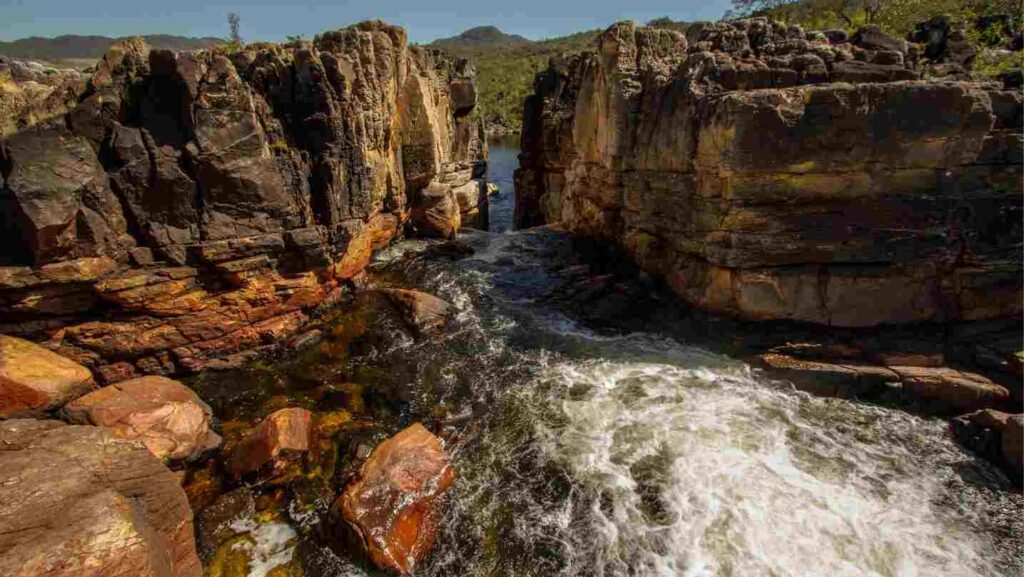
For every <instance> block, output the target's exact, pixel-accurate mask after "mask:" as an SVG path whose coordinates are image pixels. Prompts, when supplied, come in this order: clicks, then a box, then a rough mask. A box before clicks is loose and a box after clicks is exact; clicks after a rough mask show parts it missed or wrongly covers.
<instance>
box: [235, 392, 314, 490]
mask: <svg viewBox="0 0 1024 577" xmlns="http://www.w3.org/2000/svg"><path fill="white" fill-rule="evenodd" d="M312 432H313V414H312V413H310V412H309V411H307V410H306V409H281V410H279V411H275V412H274V413H272V414H271V415H270V416H268V417H267V418H265V419H263V421H261V422H260V424H259V425H257V426H256V428H255V429H253V430H252V431H250V432H249V434H248V435H247V436H246V437H245V439H244V440H242V442H241V443H239V444H238V445H237V446H236V447H234V449H232V451H231V456H230V457H229V459H228V462H227V466H228V470H230V471H231V473H232V474H233V475H235V476H236V477H240V476H242V475H244V474H246V473H252V472H256V471H259V470H260V469H262V468H264V467H269V468H271V469H274V470H277V469H280V468H281V467H282V466H284V465H285V464H286V463H287V462H288V461H289V460H290V459H294V458H297V457H301V456H302V455H303V454H304V453H306V452H307V451H309V447H310V435H311V434H312Z"/></svg>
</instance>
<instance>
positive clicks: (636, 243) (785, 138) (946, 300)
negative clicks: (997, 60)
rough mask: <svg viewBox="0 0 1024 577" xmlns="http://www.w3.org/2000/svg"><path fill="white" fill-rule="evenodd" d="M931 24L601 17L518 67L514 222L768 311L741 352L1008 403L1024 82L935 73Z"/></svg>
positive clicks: (830, 378) (707, 301) (1014, 343)
mask: <svg viewBox="0 0 1024 577" xmlns="http://www.w3.org/2000/svg"><path fill="white" fill-rule="evenodd" d="M936 25H937V24H936ZM928 26H929V25H927V24H922V27H923V28H922V30H925V31H924V32H922V33H921V34H920V35H919V36H920V39H917V40H915V38H916V37H915V36H912V37H911V40H915V42H909V41H905V40H901V39H896V38H892V37H889V36H886V35H885V34H883V33H881V32H880V31H879V30H878V29H877V28H870V27H869V28H864V29H862V30H860V31H858V32H857V33H855V34H853V35H852V36H849V37H848V35H846V34H845V33H843V34H840V33H837V32H826V33H819V32H806V31H804V30H803V29H801V28H800V27H796V26H786V25H784V24H782V23H779V22H772V21H769V20H766V19H764V18H752V19H749V20H739V21H731V22H719V23H713V24H706V25H696V26H694V27H691V28H690V29H688V31H687V33H686V34H685V35H683V34H680V33H677V32H674V31H670V30H659V29H650V28H644V27H637V26H635V25H633V24H631V23H622V24H616V25H614V26H612V27H611V28H609V29H608V30H607V31H606V32H605V33H604V34H602V35H601V36H600V37H599V39H598V42H597V46H596V47H595V50H594V51H593V52H589V53H583V54H577V55H570V56H566V57H564V58H562V59H554V60H552V62H551V65H550V67H549V68H548V70H547V71H545V72H542V73H540V74H539V75H538V76H537V79H536V82H535V94H534V95H532V96H530V97H529V98H528V99H527V102H526V105H525V120H524V129H523V137H522V154H521V156H520V168H519V170H518V171H517V173H516V220H517V225H518V226H520V227H529V226H534V225H538V224H543V223H560V226H562V227H564V228H565V229H567V230H568V231H570V232H571V233H573V235H574V236H576V237H577V238H581V239H586V240H588V241H597V242H598V243H606V244H612V245H614V246H616V247H617V248H618V250H620V251H622V253H624V254H625V256H626V257H627V258H628V259H630V260H631V261H632V262H634V263H635V264H636V265H637V266H638V267H639V268H640V269H641V270H642V271H644V272H645V273H648V274H650V275H652V276H653V277H655V278H657V279H660V280H662V281H664V283H665V284H666V285H667V286H668V287H670V288H671V290H672V291H673V292H674V293H676V294H677V295H678V296H679V297H681V299H682V300H683V301H685V302H686V303H688V304H690V305H693V306H694V307H696V308H698V309H701V310H704V311H708V312H710V313H712V314H714V315H721V316H727V317H731V318H734V319H737V320H740V321H757V322H765V321H771V322H773V323H774V324H775V325H776V326H780V327H781V328H776V329H771V328H769V329H765V331H767V332H773V333H774V336H773V335H767V336H765V337H764V338H763V339H762V340H764V341H765V344H764V347H763V348H766V349H768V350H769V354H760V355H757V357H758V358H757V360H758V363H759V364H761V365H762V366H765V367H768V368H770V369H772V370H773V371H774V372H775V374H779V375H782V376H785V377H787V378H793V380H794V381H796V382H807V383H810V385H809V386H810V387H811V388H813V389H816V390H819V391H823V390H824V389H829V391H828V392H829V393H830V394H840V395H841V396H857V395H861V394H863V393H865V392H868V391H871V392H873V393H876V394H877V393H878V392H879V391H886V390H889V389H891V390H894V391H897V394H895V395H888V396H890V397H893V396H895V397H897V398H901V399H903V400H908V401H911V402H912V403H916V404H917V405H918V406H919V407H922V408H927V410H931V411H938V412H946V413H950V412H953V413H955V412H969V411H974V410H978V409H981V408H997V409H1005V410H1011V411H1015V412H1016V411H1019V410H1020V407H1021V402H1022V398H1024V394H1022V393H1024V390H1022V387H1021V384H1020V375H1021V355H1020V351H1021V350H1022V348H1024V347H1022V345H1021V338H1020V335H1021V316H1022V301H1024V293H1022V282H1021V270H1022V268H1021V267H1022V263H1021V257H1020V247H1021V246H1022V230H1024V229H1022V227H1021V224H1020V223H1021V218H1022V216H1021V215H1022V197H1021V190H1022V177H1021V175H1022V154H1024V152H1022V151H1024V149H1022V140H1024V136H1022V134H1021V126H1022V119H1024V114H1022V96H1021V93H1020V91H1018V90H1012V89H1007V88H1004V87H1003V86H1002V85H1000V84H998V83H994V82H973V81H967V80H956V81H954V80H951V78H960V79H966V78H968V77H969V75H967V74H966V70H967V68H969V66H968V65H969V60H970V59H969V58H968V57H967V56H963V55H961V56H962V57H961V56H957V54H959V52H957V50H960V48H962V46H959V45H958V44H957V42H958V40H956V38H958V36H957V33H956V32H955V31H953V32H951V33H950V36H949V37H948V39H946V37H945V36H943V38H944V39H946V40H943V39H938V40H936V42H938V41H939V40H942V42H943V45H942V47H941V48H939V47H934V46H925V45H923V44H919V43H918V42H930V40H928V38H931V37H932V36H934V35H930V34H929V33H927V29H928ZM956 58H960V60H961V62H960V64H958V65H957V66H961V68H960V69H959V70H960V72H957V73H956V74H953V71H951V70H946V73H944V74H943V75H944V76H947V77H948V78H944V79H936V78H934V77H933V76H934V75H936V74H937V73H936V71H935V70H934V66H935V65H938V64H941V63H943V62H945V63H947V64H948V63H950V62H952V60H954V59H956ZM783 325H784V326H783ZM794 326H796V327H797V332H799V333H800V335H801V336H799V337H794V336H792V335H793V333H792V332H791V330H790V329H793V328H794ZM801 327H802V328H801ZM903 327H908V328H903ZM750 330H751V331H752V333H756V332H757V331H758V329H756V328H753V327H752V328H751V329H750ZM765 331H761V332H765ZM802 339H805V340H802ZM883 340H886V341H888V343H889V346H888V348H886V346H880V345H881V343H882V341H883ZM822 343H825V346H821V345H822ZM802 344H807V345H809V346H808V347H807V348H806V349H804V350H803V351H800V352H799V354H795V355H794V354H792V353H793V351H792V350H791V349H793V348H794V347H799V346H802ZM832 345H838V348H845V349H846V352H844V353H842V354H839V355H831V354H829V353H828V351H826V350H825V349H826V348H828V347H829V346H832ZM787 349H789V350H787ZM761 353H764V351H763V350H762V351H761ZM815 353H818V354H815ZM949 364H955V365H956V367H955V368H948V367H947V365H949ZM978 373H982V374H978ZM994 381H995V382H994Z"/></svg>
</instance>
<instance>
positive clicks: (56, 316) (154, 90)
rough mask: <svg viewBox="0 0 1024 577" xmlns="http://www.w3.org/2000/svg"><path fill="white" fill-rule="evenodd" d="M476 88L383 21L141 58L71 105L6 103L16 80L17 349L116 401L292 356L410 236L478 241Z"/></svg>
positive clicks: (6, 282)
mask: <svg viewBox="0 0 1024 577" xmlns="http://www.w3.org/2000/svg"><path fill="white" fill-rule="evenodd" d="M0 73H3V70H0ZM472 76H473V71H472V69H470V68H469V67H468V65H466V64H465V63H453V62H451V61H449V60H447V59H446V58H445V57H444V56H443V55H442V54H440V53H438V52H436V51H430V50H426V49H422V48H419V47H411V46H408V45H407V43H406V36H405V32H404V31H403V30H401V29H400V28H397V27H393V26H388V25H386V24H383V23H380V22H368V23H363V24H359V25H356V26H353V27H350V28H347V29H344V30H339V31H335V32H328V33H325V34H323V35H320V36H318V37H317V38H316V39H315V40H314V41H312V42H302V43H292V44H288V45H284V46H278V45H270V44H256V45H251V46H247V47H245V48H243V49H241V50H239V51H236V52H231V51H226V50H213V51H204V52H182V53H173V52H170V51H163V50H153V51H150V50H149V49H148V48H147V47H146V46H145V45H144V44H142V43H141V41H138V40H136V41H127V42H123V43H120V44H117V45H115V46H113V47H112V48H111V50H110V51H109V52H108V54H107V55H106V56H105V57H104V59H103V60H102V61H101V62H100V63H99V64H98V65H97V67H96V69H95V71H94V72H93V73H92V74H91V76H89V77H88V79H87V80H81V81H80V82H78V80H76V79H72V78H69V79H67V81H66V82H63V81H62V82H61V83H60V86H59V87H58V88H59V89H60V90H62V91H63V92H61V93H60V94H59V96H60V99H61V103H49V104H47V103H39V104H40V106H30V105H29V104H31V103H29V104H26V103H24V102H21V100H18V101H17V102H13V101H11V102H8V101H5V100H4V99H12V98H15V97H18V98H20V96H18V95H19V94H20V95H22V96H23V95H24V94H25V90H26V89H27V88H25V87H26V86H27V85H26V82H28V81H26V82H20V83H19V82H18V81H17V80H16V79H13V77H12V79H8V80H6V82H8V83H13V84H14V85H15V86H16V87H20V88H19V90H20V92H15V91H11V90H5V91H2V92H0V111H4V114H6V115H7V116H6V117H5V119H4V123H3V124H2V126H3V132H0V136H2V137H4V139H3V140H2V141H0V175H2V181H0V184H2V186H0V231H2V232H0V236H3V238H2V242H3V243H4V246H5V250H4V251H2V255H0V259H2V261H3V262H0V265H3V266H0V317H2V318H3V323H4V324H3V325H0V332H2V333H8V334H17V335H20V336H25V337H28V338H31V339H34V340H45V341H49V345H50V346H51V348H55V349H56V350H58V352H61V353H62V354H65V355H66V356H70V357H72V358H74V359H76V360H78V361H80V362H83V363H84V364H86V365H88V366H91V367H92V368H94V369H96V370H97V371H98V373H99V375H100V376H101V378H102V379H103V380H105V381H107V382H112V381H117V380H122V379H125V378H129V377H132V376H134V375H137V374H140V373H148V374H154V373H155V374H169V373H175V372H180V371H192V370H200V369H202V368H205V367H208V366H216V364H217V363H223V362H225V361H224V360H223V359H224V357H225V356H228V357H229V361H228V362H230V360H235V359H237V358H239V357H237V355H238V353H239V351H252V350H259V349H260V347H263V346H264V345H267V344H269V343H272V342H276V341H277V340H278V339H279V338H280V337H281V336H283V335H285V334H289V333H291V332H293V331H294V330H296V329H297V328H298V327H300V326H301V325H302V324H303V322H304V320H305V319H306V315H307V314H308V311H309V309H311V308H313V307H315V306H318V305H322V304H330V303H332V302H335V301H336V300H337V299H338V298H340V297H341V296H343V294H344V293H345V291H346V290H348V288H350V287H351V286H352V285H353V283H357V282H358V279H359V277H360V274H361V272H362V270H363V269H364V268H365V267H366V265H367V264H368V262H369V259H370V256H371V254H372V251H373V250H374V249H376V248H379V247H381V246H383V245H385V244H387V243H388V242H389V241H390V240H391V239H392V238H393V237H395V236H396V235H399V234H401V233H402V231H403V230H404V229H405V228H407V226H409V227H411V228H412V229H413V230H414V232H417V233H419V234H424V235H428V236H451V235H453V234H454V233H455V231H457V230H458V226H459V221H460V218H459V217H460V211H459V201H458V197H457V195H456V193H455V191H456V190H460V189H461V187H465V186H467V185H470V184H473V183H477V182H478V181H476V180H473V179H474V178H478V177H479V176H480V174H481V173H482V171H483V169H482V167H483V166H484V162H485V159H486V146H485V144H484V143H483V140H482V138H481V134H482V130H481V129H480V127H479V126H478V125H477V124H476V122H475V121H471V120H470V116H469V115H470V113H471V112H472V110H473V108H474V106H475V104H476V91H475V88H474V86H473V79H472ZM75 82H78V83H77V84H76V83H75ZM23 88H25V89H23ZM12 95H14V96H12ZM69 95H70V96H69ZM68 98H71V99H72V100H73V102H74V105H73V106H69V105H67V104H66V102H67V100H68ZM42 104H46V105H45V106H42ZM438 205H444V206H447V207H453V210H448V211H447V212H445V211H441V214H440V215H437V214H435V213H436V212H437V211H433V212H432V209H433V208H434V207H436V206H438ZM417 212H420V213H431V214H433V215H434V218H429V219H411V218H410V216H411V215H412V214H415V213H417ZM231 355H236V356H235V357H231ZM243 356H244V355H243Z"/></svg>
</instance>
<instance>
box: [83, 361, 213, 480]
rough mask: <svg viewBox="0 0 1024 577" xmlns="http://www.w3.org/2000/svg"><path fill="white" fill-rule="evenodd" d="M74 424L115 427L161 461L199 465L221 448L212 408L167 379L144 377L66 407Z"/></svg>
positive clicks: (190, 392)
mask: <svg viewBox="0 0 1024 577" xmlns="http://www.w3.org/2000/svg"><path fill="white" fill-rule="evenodd" d="M64 414H65V415H66V416H67V418H68V419H69V420H70V421H71V422H74V423H79V424H89V425H98V426H102V427H109V428H110V429H112V430H113V431H114V434H116V435H117V436H118V437H121V438H123V439H137V440H140V441H142V442H143V443H144V444H145V445H146V447H147V448H148V449H149V451H150V452H151V453H153V455H155V456H156V457H157V458H159V459H167V460H171V461H180V460H186V459H194V458H196V457H198V456H199V455H201V454H202V453H203V452H205V451H207V450H210V449H214V448H216V447H218V446H220V441H221V439H220V436H219V435H217V433H215V432H213V430H212V429H211V427H210V424H211V420H212V418H213V413H212V411H211V410H210V407H209V406H208V405H207V404H206V403H204V402H203V401H202V399H200V398H199V396H198V395H196V394H195V393H194V392H193V391H192V390H191V389H189V388H188V387H186V386H185V385H183V384H181V383H179V382H178V381H173V380H171V379H168V378H166V377H155V376H150V377H140V378H137V379H132V380H129V381H124V382H120V383H117V384H114V385H108V386H106V387H103V388H102V389H99V390H98V391H94V392H92V393H89V394H88V395H85V396H84V397H81V398H79V399H77V400H75V401H72V402H71V403H68V404H67V406H65V407H64Z"/></svg>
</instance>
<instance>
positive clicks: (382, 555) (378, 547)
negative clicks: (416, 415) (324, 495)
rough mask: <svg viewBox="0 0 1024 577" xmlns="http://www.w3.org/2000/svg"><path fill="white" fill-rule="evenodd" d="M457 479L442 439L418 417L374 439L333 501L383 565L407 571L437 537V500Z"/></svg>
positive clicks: (359, 539)
mask: <svg viewBox="0 0 1024 577" xmlns="http://www.w3.org/2000/svg"><path fill="white" fill-rule="evenodd" d="M454 480H455V469H454V468H453V467H452V465H451V462H450V460H449V458H448V455H447V454H445V452H444V448H443V446H442V444H441V440H440V439H438V438H437V437H436V436H434V435H433V434H431V433H430V431H428V430H427V429H426V428H424V427H423V425H421V424H419V423H417V424H415V425H412V426H411V427H409V428H407V429H405V430H403V431H402V432H400V433H398V434H397V435H395V436H394V437H392V438H390V439H388V440H387V441H384V442H383V443H381V444H380V445H378V446H377V447H376V448H375V449H374V450H373V452H372V453H370V456H369V458H368V459H367V460H366V462H365V463H364V464H363V466H362V468H361V469H360V472H359V476H358V477H357V478H356V479H355V480H354V481H352V482H351V483H350V484H349V485H348V486H347V487H346V488H345V491H344V493H342V495H341V496H340V497H339V498H338V500H337V501H336V502H335V503H334V506H333V509H334V512H335V514H336V515H337V514H338V513H340V515H341V518H342V521H341V522H343V523H345V525H346V527H347V528H348V530H349V531H350V532H351V533H352V534H353V535H354V536H355V541H357V542H358V543H359V544H360V545H361V546H362V548H363V549H364V551H365V553H366V555H367V557H368V558H369V559H370V561H372V562H373V564H374V565H376V566H377V567H380V568H381V569H386V570H391V571H395V572H397V573H399V574H402V575H408V574H410V573H412V572H413V571H414V569H415V568H416V564H417V563H418V562H420V561H421V560H422V559H423V557H424V556H425V555H426V554H427V553H428V552H429V551H430V549H431V547H433V545H434V540H435V539H436V537H437V516H438V511H437V505H438V501H439V499H440V498H441V496H442V495H443V494H444V492H445V491H447V490H448V487H450V486H451V484H452V483H453V482H454Z"/></svg>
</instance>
